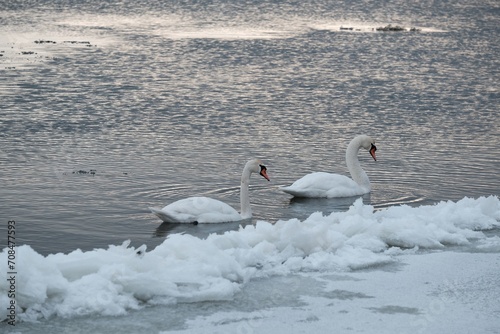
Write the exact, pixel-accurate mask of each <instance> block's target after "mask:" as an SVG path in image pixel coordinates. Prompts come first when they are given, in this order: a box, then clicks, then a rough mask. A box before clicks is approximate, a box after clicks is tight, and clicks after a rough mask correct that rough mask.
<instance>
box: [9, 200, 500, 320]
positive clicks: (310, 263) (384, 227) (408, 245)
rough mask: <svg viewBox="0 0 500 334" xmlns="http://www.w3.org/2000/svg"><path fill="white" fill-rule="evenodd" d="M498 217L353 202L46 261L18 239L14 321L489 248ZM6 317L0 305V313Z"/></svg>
mask: <svg viewBox="0 0 500 334" xmlns="http://www.w3.org/2000/svg"><path fill="white" fill-rule="evenodd" d="M499 220H500V201H499V199H498V197H496V196H490V197H481V198H477V199H471V198H464V199H462V200H460V201H458V202H451V201H447V202H440V203H437V204H436V205H427V206H419V207H410V206H393V207H389V208H387V209H382V210H378V211H376V210H374V208H373V207H372V206H370V205H364V204H363V203H362V201H361V199H359V200H357V201H356V202H355V203H354V204H353V205H352V206H351V207H350V208H349V210H348V211H346V212H333V213H331V214H328V215H325V214H323V213H320V212H316V213H313V214H312V215H310V216H309V217H308V218H307V219H305V220H304V221H300V220H298V219H291V220H287V221H284V220H280V221H277V222H275V223H274V224H272V223H270V222H265V221H258V222H257V223H256V224H255V225H247V226H245V227H240V229H239V230H238V231H228V232H225V233H224V234H211V235H209V236H208V237H207V238H206V239H200V238H197V237H194V236H191V235H188V234H173V235H170V236H168V237H167V238H166V240H165V241H164V242H163V243H162V244H161V245H159V246H157V247H156V248H155V249H153V250H151V251H146V249H145V246H142V247H140V248H134V247H129V242H124V243H123V244H122V245H111V246H109V248H107V249H94V250H92V251H87V252H82V251H80V250H75V251H73V252H71V253H69V254H62V253H58V254H51V255H48V256H45V257H44V256H42V255H40V254H38V253H37V252H36V251H34V250H33V249H32V248H31V247H30V246H29V245H24V246H20V247H18V248H17V256H16V257H17V270H18V274H17V282H16V283H17V287H16V292H17V295H16V302H17V305H18V307H19V308H18V318H19V319H21V320H23V321H35V320H39V319H47V318H50V317H53V316H58V317H74V316H81V315H93V314H104V315H123V314H126V313H128V312H130V311H131V310H137V309H141V308H144V307H146V306H148V305H158V304H163V305H169V304H175V303H189V302H201V301H221V300H232V299H234V296H235V294H236V293H238V292H240V291H241V289H243V288H244V287H245V286H246V285H247V284H248V283H249V282H250V281H251V280H255V279H257V278H268V277H273V276H275V275H295V274H297V273H304V272H306V273H312V274H318V273H322V272H329V273H331V272H338V273H346V272H347V273H352V272H356V271H359V270H360V269H367V268H372V267H377V266H382V265H387V264H391V263H398V261H399V259H400V258H401V257H412V256H413V257H415V254H417V253H419V250H422V249H427V250H445V249H446V248H447V247H450V246H455V247H469V249H471V248H472V249H474V250H475V251H476V252H482V253H488V252H497V251H498V245H499V241H498V237H496V236H493V237H491V236H488V235H486V234H485V233H486V231H488V230H490V229H494V228H498V227H499V226H500V222H499ZM7 254H8V252H7V249H4V250H3V251H2V252H1V253H0V262H3V263H6V262H7ZM419 256H420V255H419ZM419 256H416V257H419ZM423 265H424V264H422V266H423ZM432 270H434V268H432V269H431V271H432ZM419 284H421V282H419ZM8 288H9V287H8V282H7V277H6V273H5V272H3V271H2V272H1V273H0V304H2V305H7V303H8V302H9V300H8V299H7V295H8V294H7V290H8ZM337 288H338V287H337ZM362 293H364V294H366V295H370V294H371V293H373V292H370V291H369V290H367V291H362ZM389 306H390V307H389ZM389 306H388V308H382V309H379V311H380V312H381V313H384V312H386V313H391V312H396V313H398V314H399V313H403V314H405V312H406V313H408V312H410V311H409V310H411V308H412V307H413V306H411V305H403V306H401V307H399V306H397V305H396V306H397V307H396V306H394V305H392V304H390V305H389ZM393 306H394V307H393ZM373 307H378V306H373ZM398 307H399V308H398ZM339 311H340V310H339ZM410 313H411V312H410ZM247 316H248V315H247ZM5 317H6V309H5V308H3V309H1V310H0V318H2V319H4V318H5ZM314 317H318V319H321V317H320V316H318V315H314V314H313V315H311V317H310V318H307V317H305V318H304V321H305V322H308V321H309V322H317V321H316V320H314V319H315V318H314ZM307 319H309V320H307Z"/></svg>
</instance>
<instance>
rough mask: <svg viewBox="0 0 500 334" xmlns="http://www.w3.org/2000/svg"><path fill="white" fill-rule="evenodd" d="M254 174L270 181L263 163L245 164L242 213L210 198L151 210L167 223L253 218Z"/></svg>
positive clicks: (190, 198)
mask: <svg viewBox="0 0 500 334" xmlns="http://www.w3.org/2000/svg"><path fill="white" fill-rule="evenodd" d="M252 173H259V174H260V175H262V176H263V177H264V178H265V179H266V180H268V181H270V179H269V176H268V175H267V168H266V166H264V165H263V164H262V161H260V160H259V159H252V160H250V161H248V162H247V163H246V164H245V167H244V168H243V173H242V174H241V187H240V204H241V213H238V211H236V210H235V209H233V208H232V207H231V206H229V205H228V204H226V203H224V202H221V201H219V200H216V199H213V198H209V197H189V198H185V199H181V200H179V201H176V202H174V203H171V204H169V205H167V206H166V207H164V208H163V209H157V208H152V207H150V208H149V210H151V212H152V213H154V214H155V215H156V216H158V217H159V218H160V219H161V220H163V221H164V222H165V223H224V222H234V221H239V220H244V219H248V218H251V217H252V209H251V208H250V199H249V196H248V183H249V180H250V175H252Z"/></svg>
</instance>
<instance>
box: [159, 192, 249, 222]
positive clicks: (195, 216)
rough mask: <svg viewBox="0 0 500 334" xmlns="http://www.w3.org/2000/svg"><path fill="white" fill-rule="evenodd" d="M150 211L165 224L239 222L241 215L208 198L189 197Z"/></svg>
mask: <svg viewBox="0 0 500 334" xmlns="http://www.w3.org/2000/svg"><path fill="white" fill-rule="evenodd" d="M150 210H151V212H153V213H154V214H155V215H156V216H158V217H159V218H160V219H161V220H163V221H164V222H166V223H193V222H198V223H224V222H232V221H238V220H241V215H240V214H239V213H238V211H236V210H235V209H234V208H232V207H231V206H229V205H227V204H226V203H224V202H221V201H219V200H216V199H213V198H209V197H189V198H185V199H181V200H179V201H176V202H174V203H171V204H169V205H167V206H165V207H164V208H163V209H161V210H159V209H155V208H150Z"/></svg>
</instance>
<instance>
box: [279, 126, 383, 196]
mask: <svg viewBox="0 0 500 334" xmlns="http://www.w3.org/2000/svg"><path fill="white" fill-rule="evenodd" d="M360 148H364V149H366V150H369V152H370V154H371V156H372V157H373V159H374V160H375V161H376V160H377V159H376V156H375V151H376V150H377V148H376V147H375V141H374V140H373V139H372V138H370V137H368V136H365V135H361V136H357V137H355V138H354V139H353V140H351V142H350V143H349V145H348V146H347V150H346V163H347V168H348V169H349V172H350V173H351V177H352V179H351V178H349V177H347V176H344V175H339V174H330V173H324V172H316V173H311V174H307V175H305V176H304V177H302V178H301V179H298V180H297V181H295V182H294V183H293V184H292V185H291V186H289V187H281V188H280V189H281V190H283V191H284V192H286V193H288V194H290V195H293V196H296V197H327V198H334V197H350V196H359V195H363V194H367V193H369V192H370V191H371V185H370V179H369V178H368V175H366V173H365V171H364V170H363V168H361V165H360V163H359V160H358V151H359V149H360Z"/></svg>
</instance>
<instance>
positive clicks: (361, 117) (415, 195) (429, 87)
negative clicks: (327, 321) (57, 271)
mask: <svg viewBox="0 0 500 334" xmlns="http://www.w3.org/2000/svg"><path fill="white" fill-rule="evenodd" d="M499 14H500V8H499V7H498V4H497V3H496V2H495V1H476V2H473V3H470V2H468V1H458V2H456V1H453V2H452V1H439V2H438V1H431V0H429V1H420V2H417V3H407V2H404V1H364V2H355V1H343V2H340V3H339V2H329V1H323V0H318V1H312V2H307V3H296V2H293V1H285V2H255V1H253V2H237V1H210V2H197V1H184V2H167V3H163V2H156V1H151V0H143V1H130V2H129V1H122V2H120V3H119V4H117V3H114V2H112V1H90V0H89V1H79V2H78V3H77V4H76V3H75V4H72V3H66V2H63V3H61V2H58V1H53V0H47V1H33V2H19V3H18V2H14V3H12V2H2V3H1V4H0V23H1V24H0V55H2V56H1V57H0V77H1V78H2V80H1V83H0V87H1V89H0V106H1V108H0V164H1V172H0V180H1V189H0V220H1V221H3V222H4V223H2V224H1V226H0V231H1V234H2V235H6V234H5V233H6V228H7V221H9V220H15V221H16V223H17V230H16V233H17V243H18V245H21V244H25V245H30V246H31V247H32V248H33V249H34V250H35V251H36V252H38V253H40V254H42V255H44V256H45V255H48V254H53V253H59V252H62V253H69V252H71V251H73V250H75V249H81V250H83V251H87V250H92V249H94V248H107V247H108V245H110V244H113V245H119V244H121V243H122V242H123V241H124V240H131V246H133V247H139V246H141V245H143V244H145V245H147V246H148V249H153V248H154V247H155V246H157V245H160V244H161V243H162V242H163V241H164V240H165V238H166V236H167V235H172V234H175V233H182V232H186V233H187V234H191V235H194V236H197V237H201V238H205V237H207V236H208V235H209V234H210V233H219V234H221V233H224V232H225V231H229V230H238V228H239V225H240V224H237V223H236V224H219V225H216V226H207V225H198V226H185V225H173V226H171V225H165V224H160V223H161V222H160V221H159V220H158V219H157V218H156V217H155V216H154V215H152V214H151V213H150V212H149V210H148V209H147V208H148V207H149V206H156V207H162V206H164V205H166V204H168V203H170V202H173V201H175V200H178V199H181V198H184V197H188V196H193V195H202V196H210V197H214V198H217V199H220V200H223V201H225V202H227V203H228V204H230V205H232V206H233V207H235V208H239V178H240V174H241V170H242V168H243V166H244V164H245V162H246V161H247V160H248V159H249V158H252V157H259V158H261V159H262V160H263V161H264V162H265V164H266V166H267V167H268V173H269V176H270V177H271V182H270V183H268V182H267V181H265V180H264V179H262V178H258V177H253V178H252V180H251V188H250V189H251V195H250V196H251V202H252V207H253V212H254V218H253V220H252V221H251V222H246V223H245V224H243V225H246V224H249V225H253V224H255V223H256V222H257V221H259V220H264V221H268V222H271V223H275V222H276V221H278V220H288V219H292V218H298V219H301V220H303V219H306V218H307V217H309V216H310V215H311V214H312V213H313V212H315V211H321V212H324V213H325V214H329V213H330V212H332V211H346V210H347V209H348V208H349V206H350V205H351V204H352V203H353V202H354V201H355V198H352V199H331V200H326V199H322V200H297V199H291V198H290V196H288V195H286V194H284V193H282V192H280V191H279V190H278V187H279V186H282V185H289V184H291V183H292V182H293V181H294V180H296V179H298V178H300V177H301V176H303V175H304V174H306V173H309V172H312V171H329V172H336V173H342V174H345V173H347V169H346V167H345V162H344V154H345V148H346V147H347V144H348V143H349V141H350V140H351V139H352V138H353V137H354V136H355V135H357V134H369V135H371V136H373V137H375V138H376V141H377V147H378V150H377V157H378V161H377V162H374V161H372V160H371V157H370V156H369V155H368V154H366V153H360V156H359V157H360V161H361V163H362V165H363V168H364V169H365V170H366V172H367V174H368V175H369V177H370V180H371V182H372V187H373V191H372V193H371V194H369V195H365V196H364V197H363V200H364V203H366V204H371V205H372V206H373V207H374V208H376V209H382V208H387V207H391V206H394V205H400V204H408V205H411V206H420V205H425V204H433V203H436V202H438V201H442V200H452V201H458V200H460V199H462V198H464V197H472V198H477V197H479V196H488V195H496V196H499V195H500V178H499V177H498V176H499V175H500V148H499V145H498V140H499V138H500V136H499V135H500V131H499V127H498V124H499V121H500V117H499V114H498V106H499V87H500V85H499V82H498V81H499V80H498V78H500V73H499V72H500V70H499V69H500V60H499V59H500V57H499V54H500V52H499V48H500V43H499V41H500V40H499V39H500V38H499V25H498V17H499ZM388 24H392V25H401V26H404V27H407V28H410V27H417V28H419V29H421V31H420V32H409V31H405V32H386V33H383V32H376V31H372V29H373V28H377V27H381V26H386V25H388ZM340 27H353V30H341V29H340ZM35 41H45V42H43V43H35ZM48 41H50V42H48ZM52 42H55V43H52ZM492 233H493V236H494V235H498V230H497V231H496V232H495V231H493V232H492ZM3 239H4V240H1V241H0V248H2V249H3V248H4V247H5V241H6V240H5V238H3ZM188 305H191V304H188ZM183 307H184V306H183ZM187 307H188V308H189V307H190V306H187ZM196 307H199V306H196ZM210 307H215V308H216V306H213V305H211V304H209V306H208V308H209V309H210ZM213 311H214V310H210V312H213ZM146 312H153V313H155V312H159V311H158V309H154V308H153V310H151V309H148V311H146ZM56 321H59V320H56ZM75 321H76V320H75ZM179 321H180V320H179ZM181 323H182V321H181ZM76 326H77V325H76ZM181 327H182V326H181ZM152 328H156V327H155V326H152Z"/></svg>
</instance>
